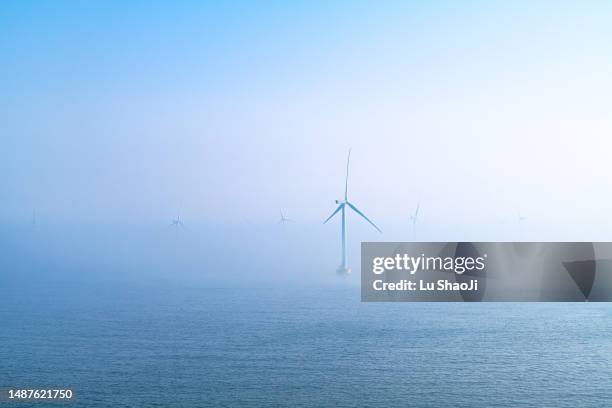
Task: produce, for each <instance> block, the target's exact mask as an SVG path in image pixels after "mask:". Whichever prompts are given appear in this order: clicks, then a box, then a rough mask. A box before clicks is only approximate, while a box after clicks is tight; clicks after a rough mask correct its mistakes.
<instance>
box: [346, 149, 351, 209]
mask: <svg viewBox="0 0 612 408" xmlns="http://www.w3.org/2000/svg"><path fill="white" fill-rule="evenodd" d="M350 162H351V149H349V152H348V158H347V159H346V180H345V183H344V201H346V200H347V197H348V176H349V163H350Z"/></svg>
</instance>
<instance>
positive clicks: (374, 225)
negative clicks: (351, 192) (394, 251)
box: [347, 202, 382, 233]
mask: <svg viewBox="0 0 612 408" xmlns="http://www.w3.org/2000/svg"><path fill="white" fill-rule="evenodd" d="M347 204H348V205H349V207H351V208H352V209H353V211H355V212H356V213H357V214H359V215H361V216H362V217H363V218H365V220H366V221H367V222H369V223H370V225H372V226H373V227H374V228H376V230H377V231H378V232H380V233H382V231H381V230H380V228H378V227H377V226H376V224H374V223H373V222H372V221H370V219H369V218H368V217H366V216H365V214H364V213H362V212H361V211H359V210H358V209H357V207H355V206H354V205H353V204H351V203H349V202H347Z"/></svg>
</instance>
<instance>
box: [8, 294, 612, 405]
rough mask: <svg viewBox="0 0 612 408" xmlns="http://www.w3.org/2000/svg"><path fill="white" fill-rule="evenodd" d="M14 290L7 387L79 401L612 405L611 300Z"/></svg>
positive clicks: (106, 403) (9, 310) (182, 403)
mask: <svg viewBox="0 0 612 408" xmlns="http://www.w3.org/2000/svg"><path fill="white" fill-rule="evenodd" d="M0 295H1V296H0V322H1V324H2V327H1V329H0V386H14V387H66V386H70V387H72V388H73V389H74V390H75V392H76V395H77V403H76V404H75V406H79V407H81V406H83V407H109V406H113V407H153V406H157V407H204V406H220V407H261V406H277V407H329V406H338V407H354V406H368V407H390V406H398V407H446V406H455V407H470V408H474V407H534V406H536V407H568V408H570V407H571V408H575V407H609V406H610V404H611V403H612V402H611V401H612V381H611V379H612V305H610V304H595V303H590V304H588V303H585V304H577V303H569V304H560V303H548V304H547V303H539V304H536V303H530V304H527V303H525V304H513V303H489V304H460V303H437V304H432V303H422V304H417V303H386V304H368V303H361V302H360V300H359V291H358V289H356V288H350V289H348V288H347V289H338V288H336V289H303V290H297V289H289V290H281V289H272V290H266V289H222V288H217V289H198V288H176V287H170V288H162V287H145V286H143V287H136V286H134V285H130V286H127V287H126V286H122V285H119V284H117V285H110V284H107V285H101V286H99V287H93V286H81V287H79V286H72V287H58V286H47V287H44V286H41V287H39V288H31V287H28V286H27V285H24V286H21V287H19V286H10V287H5V288H3V289H1V290H0ZM3 406H9V405H8V404H3ZM17 406H22V407H23V406H25V404H21V405H17ZM34 406H36V405H34ZM38 406H42V404H41V405H38Z"/></svg>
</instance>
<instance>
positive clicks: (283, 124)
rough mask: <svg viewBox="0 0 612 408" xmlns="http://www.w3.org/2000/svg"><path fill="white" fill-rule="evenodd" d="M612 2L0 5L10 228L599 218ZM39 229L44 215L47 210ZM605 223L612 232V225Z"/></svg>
mask: <svg viewBox="0 0 612 408" xmlns="http://www.w3.org/2000/svg"><path fill="white" fill-rule="evenodd" d="M610 21H612V4H610V3H609V2H603V1H597V2H596V1H593V2H552V1H550V2H546V1H542V2H537V4H535V3H534V2H527V1H525V2H511V4H510V3H508V4H502V3H501V2H495V3H492V2H435V4H433V2H384V3H381V2H333V3H331V4H330V3H328V2H301V3H298V2H293V3H291V4H287V3H286V2H259V3H253V2H219V3H217V4H213V3H205V2H179V4H175V2H130V4H125V3H124V2H98V3H97V4H94V3H93V2H78V1H75V2H60V1H53V2H51V1H49V2H23V1H19V2H3V3H2V5H0V58H1V59H2V63H1V64H0V87H1V88H2V99H3V103H1V104H0V120H1V121H2V123H3V130H2V137H1V138H0V146H1V147H0V170H1V171H2V175H3V177H2V178H1V179H0V189H1V190H2V191H3V195H2V196H3V199H2V201H1V202H0V220H2V221H3V222H5V223H20V222H27V221H28V220H29V217H30V214H31V212H32V209H33V208H36V210H37V212H38V213H39V214H40V215H39V217H40V218H41V219H43V220H49V222H51V220H67V219H70V220H72V221H73V222H76V223H80V222H83V223H113V222H122V221H124V220H126V219H129V220H135V221H138V222H165V220H167V219H168V218H169V217H171V216H173V215H174V214H175V213H176V212H178V211H180V212H181V213H182V214H183V216H184V218H187V219H190V220H192V221H193V222H201V223H215V224H222V225H223V224H235V223H238V222H243V221H245V220H250V221H254V222H262V223H266V222H268V221H270V222H274V221H275V219H276V216H277V213H278V208H279V207H283V208H284V209H285V210H286V212H287V214H288V215H290V216H291V217H292V218H296V219H299V220H300V221H301V222H304V223H310V224H313V225H314V224H316V223H319V222H320V221H322V219H324V218H325V217H327V215H328V213H330V212H331V211H332V210H333V200H334V199H336V198H340V195H341V194H342V184H343V171H344V160H345V156H346V152H347V150H348V148H349V147H352V148H353V167H352V176H351V177H352V178H351V186H350V193H351V196H352V197H353V198H354V200H355V202H356V203H357V204H358V205H359V207H360V208H361V209H363V210H364V211H365V212H366V213H367V214H368V215H370V216H371V217H372V218H373V219H374V220H375V221H377V222H378V223H379V224H381V225H382V226H383V229H385V228H384V225H385V224H386V225H389V224H392V223H397V222H408V217H409V213H410V212H411V211H412V209H413V207H414V206H415V205H416V202H417V201H418V200H421V202H422V205H423V222H424V223H425V222H427V223H429V224H430V225H432V224H437V225H445V224H453V225H455V224H458V225H461V224H462V223H465V224H470V225H474V224H478V223H480V224H482V225H487V224H489V223H491V222H513V220H514V219H515V218H516V216H515V214H516V212H517V210H518V209H519V208H520V210H521V212H522V213H524V214H526V215H527V216H528V217H529V219H530V220H531V222H532V223H536V222H541V223H542V225H548V226H551V225H557V226H558V227H559V228H566V227H567V228H572V229H575V230H580V229H581V228H582V229H586V230H588V231H598V229H599V230H600V231H604V229H606V227H609V226H610V223H609V221H608V220H607V218H608V217H607V214H608V209H609V208H610V206H611V205H612V197H611V195H610V193H609V188H608V185H609V177H610V176H609V174H610V171H609V170H610V166H609V155H610V150H611V148H612V142H610V136H611V135H612V120H611V116H610V107H611V106H612V80H611V79H610V78H612V76H611V74H612V52H611V51H612V49H611V48H612V46H611V45H610V41H609V40H610V38H612V27H611V26H610V24H609V22H610ZM41 222H42V221H41ZM607 229H609V228H607Z"/></svg>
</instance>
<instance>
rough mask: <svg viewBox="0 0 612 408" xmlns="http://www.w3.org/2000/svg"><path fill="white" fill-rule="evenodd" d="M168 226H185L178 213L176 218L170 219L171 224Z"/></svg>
mask: <svg viewBox="0 0 612 408" xmlns="http://www.w3.org/2000/svg"><path fill="white" fill-rule="evenodd" d="M170 226H171V227H175V228H176V229H177V230H178V228H179V227H181V228H185V224H183V221H181V216H180V215H177V216H176V218H175V219H173V220H172V224H170Z"/></svg>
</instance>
